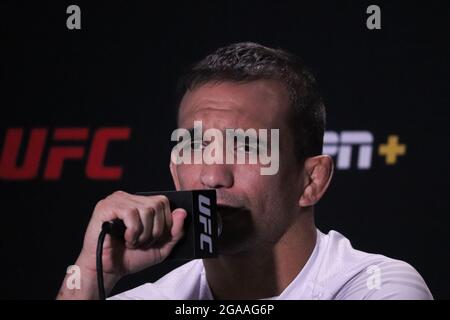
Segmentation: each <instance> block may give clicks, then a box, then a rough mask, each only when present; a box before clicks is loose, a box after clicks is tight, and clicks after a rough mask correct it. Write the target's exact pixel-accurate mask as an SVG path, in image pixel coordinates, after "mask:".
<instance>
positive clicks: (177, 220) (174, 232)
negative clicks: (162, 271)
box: [161, 208, 187, 259]
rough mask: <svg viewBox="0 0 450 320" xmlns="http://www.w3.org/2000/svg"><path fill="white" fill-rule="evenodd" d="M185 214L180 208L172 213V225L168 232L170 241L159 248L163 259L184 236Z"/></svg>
mask: <svg viewBox="0 0 450 320" xmlns="http://www.w3.org/2000/svg"><path fill="white" fill-rule="evenodd" d="M186 216H187V212H186V210H184V209H182V208H178V209H175V210H174V211H173V212H172V220H173V225H172V229H171V230H170V233H171V240H170V241H169V242H168V243H167V244H166V245H165V246H163V247H162V248H161V256H162V257H163V259H165V258H166V257H167V256H168V255H169V253H170V252H171V251H172V249H173V247H174V246H175V245H176V244H177V242H178V241H179V240H180V239H181V238H182V237H183V236H184V228H183V225H184V221H185V219H186Z"/></svg>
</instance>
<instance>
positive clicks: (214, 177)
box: [200, 164, 234, 189]
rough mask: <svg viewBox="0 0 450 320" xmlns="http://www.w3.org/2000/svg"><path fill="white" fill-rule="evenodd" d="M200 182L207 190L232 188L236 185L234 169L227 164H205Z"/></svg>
mask: <svg viewBox="0 0 450 320" xmlns="http://www.w3.org/2000/svg"><path fill="white" fill-rule="evenodd" d="M200 181H201V183H202V184H203V185H204V186H205V187H206V188H216V189H218V188H231V187H232V186H233V183H234V178H233V172H232V168H231V166H230V165H227V164H205V165H203V166H202V171H201V173H200Z"/></svg>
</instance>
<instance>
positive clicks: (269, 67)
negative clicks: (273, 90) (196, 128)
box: [177, 42, 325, 160]
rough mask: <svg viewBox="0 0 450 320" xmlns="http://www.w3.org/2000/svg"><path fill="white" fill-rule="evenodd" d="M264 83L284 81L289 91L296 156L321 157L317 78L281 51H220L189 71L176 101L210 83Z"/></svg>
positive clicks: (238, 47) (252, 46) (242, 47)
mask: <svg viewBox="0 0 450 320" xmlns="http://www.w3.org/2000/svg"><path fill="white" fill-rule="evenodd" d="M261 79H273V80H278V81H281V82H282V83H284V84H285V85H286V88H287V89H288V91H289V95H290V102H291V110H292V111H291V113H290V114H289V117H288V119H289V122H290V127H291V129H292V130H293V133H294V139H295V144H296V148H295V150H296V155H297V156H298V157H299V159H300V160H304V159H305V158H307V157H311V156H314V155H319V154H322V148H323V135H324V130H325V106H324V103H323V99H322V97H321V95H320V93H319V90H318V87H317V83H316V80H315V77H314V76H313V75H312V73H311V72H310V71H309V70H308V68H307V67H306V66H305V65H304V63H303V61H302V60H301V59H300V58H299V57H297V56H295V55H293V54H291V53H289V52H287V51H285V50H281V49H272V48H268V47H265V46H262V45H260V44H257V43H253V42H242V43H234V44H231V45H228V46H225V47H222V48H219V49H217V50H216V51H215V52H213V53H211V54H209V55H208V56H206V57H205V58H204V59H203V60H201V61H199V62H197V63H196V64H194V65H193V66H191V67H189V68H188V69H187V70H186V72H185V73H184V74H183V75H182V76H181V77H180V79H179V81H178V85H177V99H178V100H177V101H178V104H179V103H180V102H181V99H182V97H183V95H184V94H185V93H186V91H188V90H193V89H195V88H197V87H199V86H200V85H202V84H205V83H207V82H224V81H232V82H243V83H247V82H251V81H255V80H261Z"/></svg>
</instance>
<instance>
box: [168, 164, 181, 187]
mask: <svg viewBox="0 0 450 320" xmlns="http://www.w3.org/2000/svg"><path fill="white" fill-rule="evenodd" d="M169 168H170V173H171V174H172V180H173V183H174V185H175V190H180V180H179V179H178V171H177V165H176V164H175V163H173V161H172V158H171V159H170V160H169Z"/></svg>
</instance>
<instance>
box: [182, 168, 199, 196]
mask: <svg viewBox="0 0 450 320" xmlns="http://www.w3.org/2000/svg"><path fill="white" fill-rule="evenodd" d="M176 170H177V174H178V180H179V181H180V187H181V189H182V190H188V189H198V188H199V185H200V173H201V166H200V165H178V166H177V167H176Z"/></svg>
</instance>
